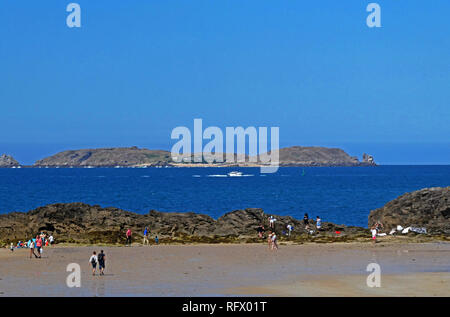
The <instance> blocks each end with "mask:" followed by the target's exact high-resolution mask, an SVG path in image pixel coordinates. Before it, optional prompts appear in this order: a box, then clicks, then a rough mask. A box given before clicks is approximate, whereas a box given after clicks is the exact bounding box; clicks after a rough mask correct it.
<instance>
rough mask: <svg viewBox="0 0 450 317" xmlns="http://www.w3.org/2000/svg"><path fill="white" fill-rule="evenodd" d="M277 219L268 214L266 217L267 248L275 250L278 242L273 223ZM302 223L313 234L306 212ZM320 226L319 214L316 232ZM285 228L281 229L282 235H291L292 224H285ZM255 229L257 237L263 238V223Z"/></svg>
mask: <svg viewBox="0 0 450 317" xmlns="http://www.w3.org/2000/svg"><path fill="white" fill-rule="evenodd" d="M276 221H277V219H276V218H274V216H269V218H268V222H269V228H270V229H269V235H268V241H269V249H271V250H276V249H278V244H277V242H276V240H277V236H276V233H275V223H276ZM303 224H304V226H305V230H306V232H307V233H309V234H313V233H314V230H313V228H312V227H311V224H310V220H309V216H308V214H307V213H305V215H304V216H303ZM321 228H322V219H320V217H319V216H317V217H316V232H319V231H320V230H321ZM286 230H287V231H284V230H283V235H286V236H288V237H290V236H291V234H292V231H294V226H293V225H292V224H287V226H286ZM256 231H257V233H258V237H259V238H261V239H263V238H264V234H265V231H266V229H265V227H264V225H260V226H259V227H258V228H256Z"/></svg>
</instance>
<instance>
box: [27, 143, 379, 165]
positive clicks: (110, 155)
mask: <svg viewBox="0 0 450 317" xmlns="http://www.w3.org/2000/svg"><path fill="white" fill-rule="evenodd" d="M370 158H371V159H370V160H369V159H368V156H367V157H366V154H364V158H363V161H359V160H358V158H357V157H353V156H350V155H348V154H347V153H346V152H344V151H343V150H341V149H338V148H325V147H301V146H293V147H288V148H283V149H280V153H279V159H280V166H372V165H376V164H375V162H374V160H373V157H370ZM152 166H176V167H192V166H195V167H214V166H260V164H259V163H258V162H256V163H250V162H248V157H247V160H246V162H245V163H227V162H224V163H212V164H208V163H206V162H201V163H176V162H174V161H172V157H171V153H170V152H168V151H163V150H148V149H140V148H138V147H129V148H101V149H82V150H70V151H64V152H60V153H57V154H55V155H52V156H50V157H47V158H44V159H42V160H39V161H37V162H36V163H35V164H34V165H33V167H152Z"/></svg>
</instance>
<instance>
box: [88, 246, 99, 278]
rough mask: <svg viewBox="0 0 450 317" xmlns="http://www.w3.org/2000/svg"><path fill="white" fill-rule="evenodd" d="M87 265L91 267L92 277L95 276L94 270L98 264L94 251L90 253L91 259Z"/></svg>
mask: <svg viewBox="0 0 450 317" xmlns="http://www.w3.org/2000/svg"><path fill="white" fill-rule="evenodd" d="M89 263H90V264H91V265H92V275H95V270H96V268H97V263H98V258H97V253H95V251H94V252H93V253H92V255H91V257H90V258H89Z"/></svg>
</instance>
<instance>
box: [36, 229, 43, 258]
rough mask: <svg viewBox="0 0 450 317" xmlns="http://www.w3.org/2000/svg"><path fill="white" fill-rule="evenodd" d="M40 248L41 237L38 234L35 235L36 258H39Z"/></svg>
mask: <svg viewBox="0 0 450 317" xmlns="http://www.w3.org/2000/svg"><path fill="white" fill-rule="evenodd" d="M41 249H42V239H41V237H39V236H38V235H37V236H36V251H37V253H38V258H39V259H40V258H41V253H42V251H41Z"/></svg>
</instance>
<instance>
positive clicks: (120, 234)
mask: <svg viewBox="0 0 450 317" xmlns="http://www.w3.org/2000/svg"><path fill="white" fill-rule="evenodd" d="M268 216H269V215H267V214H265V213H264V212H263V211H262V210H261V209H245V210H236V211H233V212H229V213H227V214H225V215H224V216H222V217H220V218H219V219H217V220H215V219H213V218H211V217H209V216H207V215H201V214H196V213H192V212H190V213H163V212H157V211H154V210H152V211H150V212H149V213H148V214H145V215H141V214H136V213H132V212H128V211H124V210H121V209H117V208H102V207H100V206H98V205H94V206H91V205H87V204H83V203H68V204H53V205H48V206H44V207H39V208H37V209H34V210H31V211H29V212H27V213H18V212H15V213H10V214H6V215H0V241H3V242H4V243H5V242H8V241H18V240H25V239H28V238H30V237H32V236H33V235H36V234H37V233H38V232H41V231H45V232H48V233H53V235H54V236H55V238H57V239H58V241H59V242H77V243H119V242H123V241H124V240H125V233H126V230H127V229H128V228H131V229H132V231H133V232H134V233H135V235H134V237H135V238H136V237H139V240H138V241H140V237H141V236H142V232H143V230H144V228H145V227H146V226H148V227H149V229H150V231H151V233H152V234H157V235H158V236H159V237H160V238H169V239H178V240H183V239H184V240H185V241H204V242H205V241H206V242H225V240H223V238H233V239H236V241H238V240H242V239H246V238H254V237H256V228H257V227H258V226H259V225H261V224H263V225H265V227H266V228H268ZM275 218H277V221H276V223H275V229H276V232H277V233H278V234H279V235H280V234H281V233H282V231H285V230H286V226H287V225H288V224H291V225H293V226H294V231H293V234H294V235H300V234H306V231H305V226H304V225H303V222H302V221H299V220H296V219H294V218H292V217H284V216H275ZM311 224H312V225H313V222H311ZM322 227H323V232H321V234H320V235H321V236H326V235H334V234H335V231H336V230H338V231H341V232H342V233H341V236H345V235H359V236H367V237H368V236H369V234H368V231H367V229H363V228H358V227H347V226H343V225H342V226H339V225H335V224H332V223H323V225H322ZM199 237H203V238H208V239H209V240H208V239H207V240H199V239H198V238H199ZM193 239H194V240H193ZM195 239H197V240H195ZM226 241H227V242H230V240H226Z"/></svg>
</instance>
